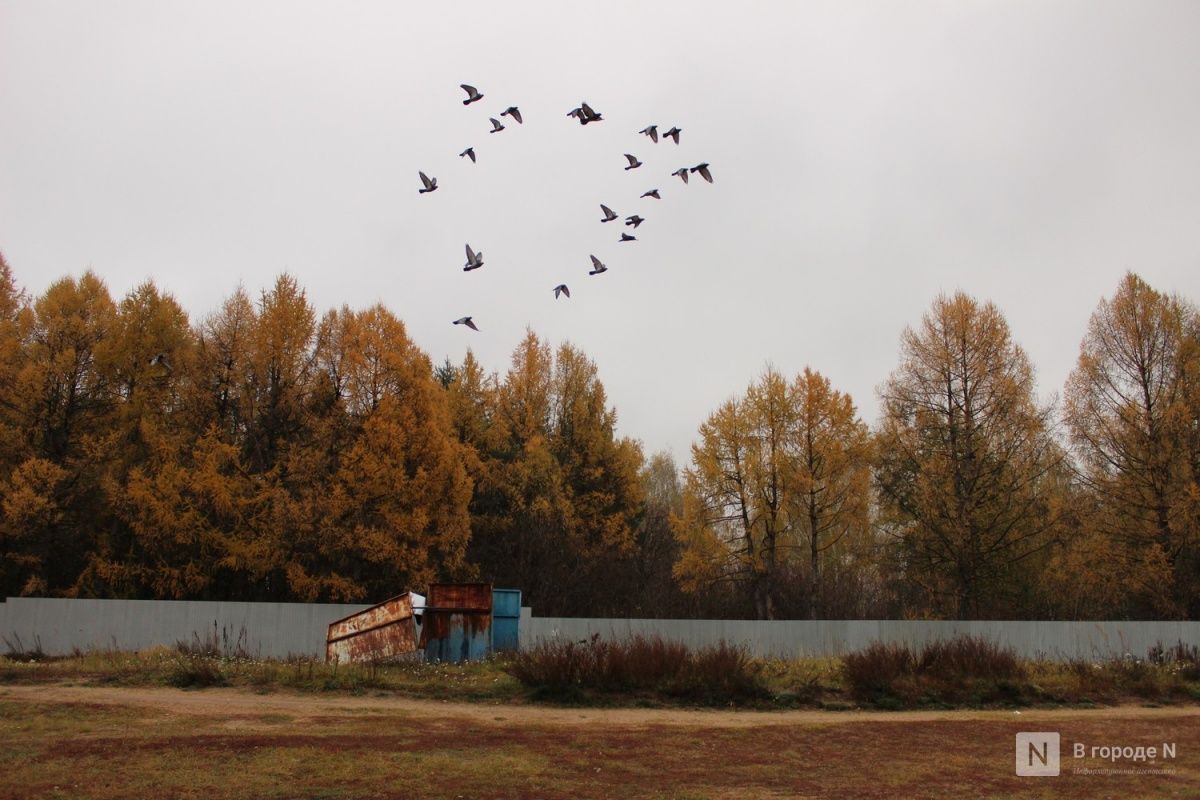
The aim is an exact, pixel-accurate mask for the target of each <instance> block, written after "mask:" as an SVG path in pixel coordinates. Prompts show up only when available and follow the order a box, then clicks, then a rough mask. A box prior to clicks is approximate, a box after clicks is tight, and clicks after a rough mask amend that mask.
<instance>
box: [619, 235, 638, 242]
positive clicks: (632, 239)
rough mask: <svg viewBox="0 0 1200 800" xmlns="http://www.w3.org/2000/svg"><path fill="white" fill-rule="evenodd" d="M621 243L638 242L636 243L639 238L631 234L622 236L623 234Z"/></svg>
mask: <svg viewBox="0 0 1200 800" xmlns="http://www.w3.org/2000/svg"><path fill="white" fill-rule="evenodd" d="M621 241H622V242H636V241H637V237H636V236H633V235H631V234H628V233H622V234H621Z"/></svg>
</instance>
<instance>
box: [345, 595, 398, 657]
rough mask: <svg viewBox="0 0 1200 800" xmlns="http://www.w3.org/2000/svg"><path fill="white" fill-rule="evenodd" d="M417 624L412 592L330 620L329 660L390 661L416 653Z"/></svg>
mask: <svg viewBox="0 0 1200 800" xmlns="http://www.w3.org/2000/svg"><path fill="white" fill-rule="evenodd" d="M416 652H417V626H416V623H415V622H414V620H413V607H412V598H411V597H410V596H409V593H408V592H405V593H404V594H400V595H396V596H395V597H391V598H389V599H387V600H384V601H383V602H382V603H379V604H377V605H373V606H371V607H370V608H367V609H363V610H362V611H359V612H358V613H357V614H351V615H350V616H348V617H343V618H342V619H339V620H334V621H333V622H331V623H329V633H328V635H327V636H326V637H325V660H326V661H332V662H335V663H346V662H350V661H387V660H394V659H398V658H403V657H406V656H408V657H411V656H414V655H415V654H416Z"/></svg>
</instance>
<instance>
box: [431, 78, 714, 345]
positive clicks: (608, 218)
mask: <svg viewBox="0 0 1200 800" xmlns="http://www.w3.org/2000/svg"><path fill="white" fill-rule="evenodd" d="M461 86H462V90H463V91H464V92H466V93H467V99H466V100H463V101H462V103H463V105H464V106H469V105H470V104H471V103H475V102H477V101H479V100H482V99H483V95H482V94H480V93H479V91H478V90H477V89H476V88H475V87H474V86H469V85H467V84H465V83H464V84H461ZM500 116H501V117H506V116H507V117H510V118H511V119H512V120H513V121H515V122H516V123H517V124H518V125H522V124H524V120H523V119H522V118H521V111H520V109H518V108H517V107H516V106H509V107H508V108H506V109H504V110H503V111H501V112H500ZM567 116H568V117H573V118H575V119H576V120H578V121H579V124H580V125H590V124H592V123H594V122H602V121H603V120H604V117H603V116H602V115H601V114H599V113H597V112H596V111H595V110H594V109H593V108H592V107H591V106H589V105H588V104H587V103H580V104H579V107H578V108H574V109H572V110H571V111H570V113H568V114H567ZM489 119H490V122H491V123H492V129H491V130H490V131H488V133H499V132H501V131H502V130H504V124H503V123H502V122H501V121H500V120H499V119H497V118H496V117H491V118H489ZM638 133H640V134H643V135H645V136H647V137H649V138H650V141H652V142H654V143H655V144H657V143H658V137H659V133H658V126H657V125H649V126H647V127H645V128H643V129H642V130H640V131H638ZM680 133H682V131H681V130H680V129H679V128H678V127H673V128H671V129H670V130H668V131H665V132H664V133H663V134H662V137H663V138H664V139H670V140H671V141H673V142H675V144H679V134H680ZM458 155H459V157H460V158H469V159H471V163H475V148H474V147H468V148H467V149H466V150H463V151H462V152H461V153H459V154H458ZM625 158H626V160H627V161H628V162H629V166H627V167H625V169H626V170H627V171H628V170H631V169H637V168H638V167H640V166H642V164H643V162H642V161H640V160H639V159H638V158H637V156H635V155H633V154H631V153H625ZM690 173H697V174H699V175H700V177H702V178H704V180H706V181H708V182H709V183H712V182H713V178H712V172H711V171H710V170H709V165H708V163H707V162H702V163H700V164H697V165H696V166H694V167H680V168H679V169H677V170H675V171H674V172H672V173H671V175H672V177H678V178H680V179H681V180H682V181H683V182H684V183H687V182H688V175H689V174H690ZM418 175H420V177H421V188H420V189H418V190H417V192H418V194H426V193H427V192H433V191H436V190H437V188H438V183H437V178H430V177H429V176H427V175H426V174H425V173H424V172H419V173H418ZM641 196H642V197H643V198H645V197H649V198H652V199H654V200H661V199H662V197H661V195H660V194H659V191H658V189H651V190H649V191H647V192H644V193H643V194H642V195H641ZM600 210H601V211H602V212H604V216H603V217H602V218H601V220H600V221H601V222H612V221H613V220H616V219H619V217H618V215H617V214H616V213H614V212H613V210H612V209H611V208H609V207H608V206H606V205H604V204H603V203H602V204H601V205H600ZM643 222H645V220H644V219H643V218H642V217H640V216H638V215H637V214H633V215H632V216H628V217H626V218H625V225H626V226H628V227H632V228H633V229H634V230H637V228H638V226H639V225H641V224H642V223H643ZM620 241H621V242H633V241H637V237H636V236H634V235H633V234H631V233H628V232H624V231H623V232H622V233H621V238H620ZM466 247H467V263H466V264H465V265H464V266H463V272H471V271H472V270H476V269H479V268H480V267H482V266H483V251H482V250H480V251H479V252H476V251H474V250H472V249H471V245H470V244H468V245H467V246H466ZM591 259H592V269H591V271H590V272H588V275H599V274H601V273H603V272H607V271H608V267H607V266H605V265H604V264H603V263H602V262H601V261H600V259H598V258H596V256H594V255H593V256H591ZM560 296H566V297H568V298H569V297H570V296H571V290H570V289H569V288H567V285H566V284H565V283H560V284H558V285H557V286H555V287H554V298H555V299H556V300H557V299H558V298H559V297H560ZM454 324H455V325H466V326H467V327H468V328H470V329H471V330H474V331H478V330H479V328H478V327H477V326H476V325H475V322H474V320H473V319H472V317H469V316H467V317H460V318H459V319H456V320H454Z"/></svg>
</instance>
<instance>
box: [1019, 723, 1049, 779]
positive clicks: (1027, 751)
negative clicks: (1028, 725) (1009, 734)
mask: <svg viewBox="0 0 1200 800" xmlns="http://www.w3.org/2000/svg"><path fill="white" fill-rule="evenodd" d="M1058 745H1059V741H1058V733H1057V732H1049V731H1035V732H1029V731H1023V732H1021V733H1018V734H1017V774H1018V775H1020V776H1022V777H1038V778H1044V777H1050V776H1053V775H1057V774H1058V771H1059V754H1058Z"/></svg>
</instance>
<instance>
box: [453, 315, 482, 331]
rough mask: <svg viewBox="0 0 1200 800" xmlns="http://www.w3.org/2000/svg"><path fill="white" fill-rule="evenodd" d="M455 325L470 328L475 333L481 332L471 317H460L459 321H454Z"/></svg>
mask: <svg viewBox="0 0 1200 800" xmlns="http://www.w3.org/2000/svg"><path fill="white" fill-rule="evenodd" d="M454 324H455V325H466V326H467V327H468V328H470V329H471V330H473V331H477V330H479V328H476V327H475V323H474V322H472V321H471V318H470V317H459V318H458V319H456V320H454Z"/></svg>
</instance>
